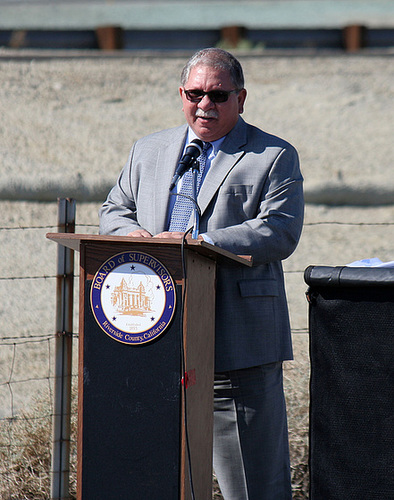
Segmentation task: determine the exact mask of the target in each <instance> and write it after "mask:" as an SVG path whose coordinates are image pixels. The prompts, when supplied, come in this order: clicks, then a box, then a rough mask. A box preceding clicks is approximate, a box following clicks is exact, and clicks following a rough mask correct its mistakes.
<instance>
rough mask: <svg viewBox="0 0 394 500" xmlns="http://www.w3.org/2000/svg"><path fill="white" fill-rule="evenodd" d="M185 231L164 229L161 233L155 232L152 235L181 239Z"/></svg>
mask: <svg viewBox="0 0 394 500" xmlns="http://www.w3.org/2000/svg"><path fill="white" fill-rule="evenodd" d="M184 234H185V233H182V232H180V231H164V232H163V233H159V234H156V236H153V237H154V238H173V239H178V240H179V239H181V238H183V236H184Z"/></svg>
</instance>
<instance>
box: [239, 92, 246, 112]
mask: <svg viewBox="0 0 394 500" xmlns="http://www.w3.org/2000/svg"><path fill="white" fill-rule="evenodd" d="M246 95H247V92H246V89H242V90H241V91H240V92H239V94H238V113H239V114H242V113H243V112H244V104H245V101H246Z"/></svg>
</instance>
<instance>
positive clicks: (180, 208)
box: [168, 142, 211, 232]
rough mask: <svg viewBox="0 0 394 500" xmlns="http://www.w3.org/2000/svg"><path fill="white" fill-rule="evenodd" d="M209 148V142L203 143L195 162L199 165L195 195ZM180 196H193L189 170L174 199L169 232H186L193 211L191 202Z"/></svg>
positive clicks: (191, 178)
mask: <svg viewBox="0 0 394 500" xmlns="http://www.w3.org/2000/svg"><path fill="white" fill-rule="evenodd" d="M210 146H211V143H210V142H204V146H203V149H202V153H201V155H200V156H199V157H198V158H197V161H198V162H199V164H200V169H199V172H198V175H197V194H198V192H199V190H200V185H201V178H202V176H203V174H204V169H205V164H206V162H207V157H208V155H207V151H208V149H209V148H210ZM180 195H187V196H190V197H192V196H193V173H192V169H191V168H190V169H189V170H188V171H187V172H186V173H185V174H184V176H183V178H182V186H181V190H180V191H179V194H178V195H177V197H176V201H175V203H174V207H173V210H172V213H171V219H170V224H169V227H168V230H169V231H181V232H184V231H186V228H187V225H188V223H189V220H190V215H191V213H192V210H193V202H192V201H191V200H189V199H188V198H185V196H180Z"/></svg>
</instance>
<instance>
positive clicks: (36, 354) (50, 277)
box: [0, 220, 394, 500]
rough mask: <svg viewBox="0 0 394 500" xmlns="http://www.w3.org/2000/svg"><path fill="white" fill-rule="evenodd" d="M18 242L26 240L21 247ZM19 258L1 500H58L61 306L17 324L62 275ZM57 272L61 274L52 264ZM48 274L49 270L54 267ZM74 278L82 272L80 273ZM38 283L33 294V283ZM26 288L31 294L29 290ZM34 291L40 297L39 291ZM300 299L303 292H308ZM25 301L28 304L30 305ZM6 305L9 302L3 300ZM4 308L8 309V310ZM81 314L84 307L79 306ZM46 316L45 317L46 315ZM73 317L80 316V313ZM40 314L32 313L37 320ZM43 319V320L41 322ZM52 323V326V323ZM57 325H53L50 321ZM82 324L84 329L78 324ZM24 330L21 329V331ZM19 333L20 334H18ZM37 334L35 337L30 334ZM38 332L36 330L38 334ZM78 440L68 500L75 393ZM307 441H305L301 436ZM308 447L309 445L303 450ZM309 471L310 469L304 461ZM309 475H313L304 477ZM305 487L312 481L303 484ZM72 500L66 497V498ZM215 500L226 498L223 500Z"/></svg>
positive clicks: (9, 284) (8, 274)
mask: <svg viewBox="0 0 394 500" xmlns="http://www.w3.org/2000/svg"><path fill="white" fill-rule="evenodd" d="M393 225H394V222H391V221H390V220H388V221H387V222H380V221H372V222H353V221H348V222H346V221H335V220H331V221H323V220H321V221H311V222H307V223H306V224H305V231H308V232H309V233H313V232H314V231H316V228H317V227H326V226H327V227H330V228H335V227H340V226H342V227H346V228H349V230H352V231H360V230H363V228H365V227H367V228H375V229H376V228H382V229H383V232H384V233H385V234H386V229H389V231H388V233H389V234H391V233H392V231H391V229H392V226H393ZM56 227H57V226H56V225H42V226H41V225H23V226H22V225H8V226H3V227H0V238H1V237H3V238H7V235H9V234H10V233H13V234H14V237H13V239H14V245H18V244H20V245H23V244H24V241H25V239H24V237H23V238H22V235H25V234H26V233H29V234H32V233H36V232H38V233H39V234H40V235H41V234H43V233H44V232H51V231H53V230H56ZM80 229H83V230H84V231H85V230H86V229H88V230H89V231H90V232H92V233H97V231H98V226H97V225H95V224H77V225H76V232H81V231H80ZM18 239H20V241H19V243H18ZM384 239H385V238H384V237H383V236H382V238H381V240H382V241H381V243H382V245H383V246H384V245H386V246H385V252H386V253H385V255H388V253H389V252H390V251H391V249H390V248H388V247H390V241H386V242H385V241H384ZM12 258H13V256H12V255H8V259H9V260H8V263H7V266H6V268H3V271H2V274H1V275H0V290H1V293H2V294H3V296H4V297H7V299H10V301H7V300H6V301H5V303H6V306H4V307H3V310H2V311H1V323H0V327H1V331H0V361H1V363H0V401H1V406H0V463H1V465H0V498H2V499H4V500H16V499H18V500H21V499H28V500H35V499H44V498H45V499H46V498H54V496H52V497H51V496H50V493H49V491H50V483H51V440H52V439H53V436H52V422H53V417H54V384H55V379H56V376H55V366H54V365H55V357H56V339H57V334H56V332H55V318H54V307H53V306H54V304H53V301H52V303H51V300H43V303H44V306H43V307H41V306H38V307H37V309H39V311H38V314H37V316H36V317H34V318H30V326H29V327H26V325H25V323H23V321H22V323H21V321H19V320H18V318H20V316H21V307H27V304H28V303H29V301H30V302H32V303H34V302H35V300H36V298H37V297H40V298H41V300H42V295H48V296H53V295H54V294H55V290H56V279H57V274H55V273H50V272H48V273H46V272H43V273H37V274H36V273H30V271H31V270H32V266H30V264H29V261H30V258H29V255H26V266H25V269H26V271H27V272H26V274H24V273H22V272H15V269H16V268H17V266H15V265H14V263H13V261H12ZM53 267H55V266H54V265H53ZM48 269H49V268H48ZM304 269H305V267H302V268H301V267H297V262H295V263H294V264H293V265H292V266H289V268H288V269H286V267H285V277H286V278H287V279H290V280H291V279H292V277H293V276H296V278H297V280H298V283H300V282H301V281H302V276H303V273H304ZM74 274H75V276H77V275H78V272H76V273H74ZM32 283H33V284H34V286H33V289H32V288H31V284H32ZM74 288H75V292H74V295H75V297H78V280H75V283H74ZM26 289H27V291H26ZM32 290H35V291H33V292H32ZM14 293H16V294H19V293H22V296H23V301H20V300H18V299H16V300H14V301H13V300H11V298H10V296H12V295H13V294H14ZM301 295H303V293H302V292H301ZM26 297H27V298H28V299H29V300H27V299H26ZM2 302H4V301H3V297H2ZM5 307H7V309H6V310H5ZM74 309H77V307H74ZM44 310H45V314H46V315H44V314H43V311H44ZM73 314H74V315H75V314H77V311H75V310H74V312H73ZM33 315H34V313H33V312H32V313H31V316H33ZM40 317H43V319H40ZM303 317H304V320H301V321H300V322H298V323H297V322H296V325H295V326H294V327H293V329H292V332H293V333H294V334H296V335H295V336H298V334H301V335H302V336H303V337H307V335H305V334H307V333H308V325H307V318H306V316H305V315H303ZM48 318H49V319H48ZM51 318H53V320H52V319H51ZM74 324H77V322H74ZM21 325H22V326H21ZM19 328H20V329H19ZM30 329H31V330H32V331H30ZM33 330H34V331H33ZM71 337H72V344H75V349H74V350H73V364H72V381H73V386H75V385H76V383H75V382H76V380H77V345H76V344H77V343H78V332H77V331H73V332H71ZM72 393H73V396H72V400H73V401H72V410H71V414H72V421H73V427H72V433H71V447H70V451H69V453H70V455H71V465H70V479H69V481H70V493H69V496H68V497H67V498H75V491H76V486H75V485H76V471H75V456H76V435H75V433H76V424H75V421H76V413H77V406H76V396H75V395H76V390H75V389H73V391H72ZM295 439H298V440H299V441H304V439H305V434H304V436H298V437H295ZM302 444H303V446H304V453H305V447H306V446H307V445H306V444H305V442H303V443H302ZM303 467H304V469H306V468H307V465H306V462H305V457H303ZM297 474H301V473H300V470H298V471H295V475H294V476H293V479H294V480H295V481H296V476H297ZM304 474H306V472H305V470H304ZM300 481H301V482H305V479H300ZM297 488H298V491H299V495H298V496H297V495H295V497H294V498H307V497H306V496H305V492H304V493H303V494H304V496H302V494H301V490H305V488H306V487H305V485H304V484H302V485H301V486H300V485H298V486H297V485H296V487H295V489H296V490H297ZM64 498H66V497H64ZM215 498H221V497H220V496H216V497H215Z"/></svg>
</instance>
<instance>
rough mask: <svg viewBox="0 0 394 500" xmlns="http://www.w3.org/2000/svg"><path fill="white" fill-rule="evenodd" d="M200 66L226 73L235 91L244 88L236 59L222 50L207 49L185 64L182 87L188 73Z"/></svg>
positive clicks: (241, 73) (240, 67) (241, 72)
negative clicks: (228, 74)
mask: <svg viewBox="0 0 394 500" xmlns="http://www.w3.org/2000/svg"><path fill="white" fill-rule="evenodd" d="M199 64H202V65H204V66H211V67H212V68H216V69H220V70H224V71H228V72H229V73H230V77H231V80H232V82H233V84H234V87H235V88H236V89H237V90H241V89H243V88H244V84H245V80H244V74H243V71H242V66H241V64H240V62H239V61H238V59H236V58H235V57H234V56H233V55H232V54H230V53H229V52H227V51H226V50H223V49H217V48H209V49H203V50H199V51H198V52H196V53H195V54H194V55H193V56H192V57H191V58H190V59H189V61H188V62H187V63H186V65H185V66H184V68H183V70H182V73H181V85H182V87H184V86H185V85H186V82H187V81H188V79H189V75H190V71H191V69H192V68H194V67H195V66H198V65H199Z"/></svg>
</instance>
